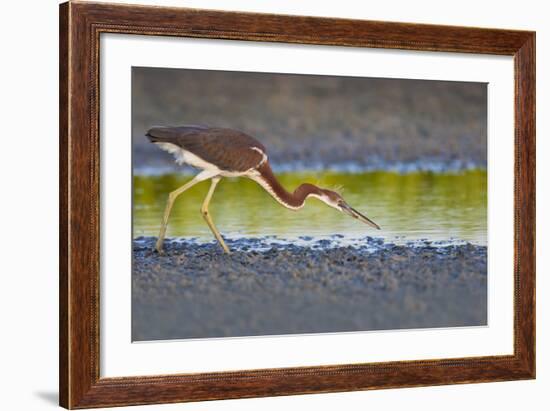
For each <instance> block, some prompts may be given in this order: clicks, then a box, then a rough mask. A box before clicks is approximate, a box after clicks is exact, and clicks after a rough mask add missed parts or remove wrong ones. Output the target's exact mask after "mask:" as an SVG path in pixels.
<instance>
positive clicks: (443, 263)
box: [132, 237, 487, 341]
mask: <svg viewBox="0 0 550 411" xmlns="http://www.w3.org/2000/svg"><path fill="white" fill-rule="evenodd" d="M154 240H155V239H154V238H153V237H140V238H137V239H135V240H134V242H133V274H132V305H133V306H132V313H133V315H132V338H133V340H134V341H145V340H158V339H185V338H214V337H236V336H255V335H283V334H309V333H321V332H346V331H373V330H389V329H391V330H394V329H410V328H431V327H456V326H483V325H486V324H487V247H486V246H481V245H474V244H470V243H461V244H450V245H440V244H436V243H431V242H429V241H422V242H416V243H414V244H413V243H411V244H392V243H384V242H383V241H381V240H379V239H374V238H371V237H366V238H365V239H363V241H362V242H361V243H359V244H354V245H345V244H331V242H330V241H328V240H319V241H315V242H314V243H312V244H310V245H307V246H305V245H303V244H301V243H299V244H293V243H278V242H275V241H273V240H270V239H269V238H260V239H238V240H228V245H229V246H230V248H232V250H234V251H233V253H232V254H231V255H224V254H223V253H222V252H221V249H220V248H219V246H218V245H217V244H215V243H198V242H195V241H185V240H174V239H173V240H167V242H166V245H165V250H166V252H165V254H164V255H158V254H157V253H156V252H155V251H153V247H154ZM323 241H325V242H323ZM327 241H328V242H327Z"/></svg>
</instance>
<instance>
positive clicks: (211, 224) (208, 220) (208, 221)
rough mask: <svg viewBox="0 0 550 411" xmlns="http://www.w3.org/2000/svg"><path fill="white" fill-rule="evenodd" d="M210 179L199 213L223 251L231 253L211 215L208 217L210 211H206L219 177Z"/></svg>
mask: <svg viewBox="0 0 550 411" xmlns="http://www.w3.org/2000/svg"><path fill="white" fill-rule="evenodd" d="M211 181H212V184H211V185H210V190H208V194H206V198H205V199H204V202H203V203H202V207H201V214H202V216H203V217H204V220H205V221H206V224H208V227H210V230H212V233H214V236H215V237H216V240H218V242H219V243H220V245H221V246H222V248H223V251H225V252H226V253H227V254H231V252H230V251H229V247H227V245H226V244H225V241H223V238H222V236H221V235H220V232H219V231H218V229H217V228H216V226H215V225H214V222H213V221H212V217H210V213H209V212H208V204H210V200H211V199H212V194H214V190H215V189H216V186H217V185H218V183H219V182H220V177H214V178H213V179H212V180H211Z"/></svg>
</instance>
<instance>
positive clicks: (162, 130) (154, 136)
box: [145, 127, 174, 143]
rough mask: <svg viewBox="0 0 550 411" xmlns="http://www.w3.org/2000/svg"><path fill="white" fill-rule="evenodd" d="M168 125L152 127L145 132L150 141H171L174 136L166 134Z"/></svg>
mask: <svg viewBox="0 0 550 411" xmlns="http://www.w3.org/2000/svg"><path fill="white" fill-rule="evenodd" d="M167 128H168V127H152V128H150V129H149V131H147V133H145V135H146V136H147V138H148V139H149V141H150V142H151V143H172V142H173V140H174V137H173V136H171V135H168V133H167V132H166V131H167Z"/></svg>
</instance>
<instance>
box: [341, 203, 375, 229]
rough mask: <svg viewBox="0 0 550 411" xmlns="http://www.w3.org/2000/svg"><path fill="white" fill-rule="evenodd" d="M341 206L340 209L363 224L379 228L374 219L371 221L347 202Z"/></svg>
mask: <svg viewBox="0 0 550 411" xmlns="http://www.w3.org/2000/svg"><path fill="white" fill-rule="evenodd" d="M340 207H341V208H342V211H343V212H344V213H346V214H347V215H350V216H352V217H353V218H356V219H358V220H359V221H362V222H363V223H365V224H368V225H370V226H371V227H374V228H376V229H377V230H380V226H379V225H378V224H376V223H375V222H374V221H372V220H371V219H370V218H368V217H366V216H364V215H363V214H361V213H360V212H359V211H357V210H356V209H355V208H352V207H350V206H349V205H347V204H343V205H341V206H340Z"/></svg>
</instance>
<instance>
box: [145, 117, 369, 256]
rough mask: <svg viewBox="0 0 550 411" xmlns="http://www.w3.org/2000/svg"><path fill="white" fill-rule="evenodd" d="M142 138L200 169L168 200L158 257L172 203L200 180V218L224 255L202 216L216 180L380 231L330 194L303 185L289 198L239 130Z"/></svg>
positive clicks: (162, 132) (184, 129) (185, 129)
mask: <svg viewBox="0 0 550 411" xmlns="http://www.w3.org/2000/svg"><path fill="white" fill-rule="evenodd" d="M147 137H148V138H149V140H150V141H151V142H152V143H155V144H156V145H157V146H159V147H160V148H161V149H163V150H165V151H168V152H169V153H171V154H173V155H174V157H175V159H176V163H178V164H180V165H183V164H188V165H190V166H193V167H195V168H197V169H199V170H201V171H200V172H199V173H198V174H197V175H196V176H195V177H194V178H193V179H192V180H191V181H189V182H187V183H186V184H184V185H183V186H181V187H180V188H178V189H177V190H174V191H172V192H171V193H170V194H169V195H168V202H167V203H166V208H165V210H164V217H163V219H162V223H161V227H160V233H159V236H158V240H157V243H156V249H157V251H158V252H159V253H162V244H163V242H164V236H165V235H166V227H167V225H168V218H169V217H170V211H171V210H172V206H173V204H174V201H175V200H176V198H177V197H178V196H179V195H180V194H181V193H183V192H184V191H185V190H187V189H189V188H191V187H193V186H194V185H195V184H197V183H199V182H201V181H205V180H210V181H211V185H210V190H208V194H207V195H206V198H205V199H204V202H203V203H202V207H201V213H202V215H203V217H204V219H205V220H206V223H207V224H208V226H209V227H210V230H212V233H214V236H215V237H216V239H217V240H218V242H219V243H220V245H221V246H222V248H223V249H224V251H225V252H226V253H229V252H230V251H229V248H228V247H227V245H226V244H225V241H224V240H223V238H222V236H221V235H220V233H219V231H218V230H217V229H216V226H215V225H214V222H213V221H212V217H210V214H209V213H208V204H209V203H210V200H211V199H212V194H213V193H214V190H215V189H216V186H217V185H218V183H219V182H220V179H221V178H222V177H248V178H250V179H252V180H254V181H255V182H257V183H258V184H259V185H260V186H262V187H263V188H264V189H265V190H266V191H267V192H268V193H269V194H270V195H271V196H272V197H273V198H274V199H275V200H276V201H277V202H278V203H279V204H281V205H282V206H283V207H286V208H288V209H289V210H299V209H301V208H302V207H303V206H304V204H305V201H306V199H307V198H308V197H313V198H317V199H318V200H321V201H322V202H324V203H325V204H327V205H328V206H330V207H332V208H335V209H336V210H338V211H341V212H342V213H345V214H348V215H350V216H351V217H353V218H356V219H358V220H359V221H362V222H363V223H366V224H368V225H370V226H371V227H374V228H376V229H380V227H379V226H378V225H377V224H376V223H375V222H373V221H372V220H370V219H369V218H367V217H365V216H364V215H363V214H361V213H360V212H359V211H357V210H355V209H354V208H352V207H350V206H349V205H348V204H347V203H346V202H345V201H344V199H343V198H342V196H341V195H340V194H338V193H337V192H335V191H331V190H327V189H323V188H320V187H317V186H315V185H313V184H309V183H304V184H302V185H300V186H299V187H298V188H297V189H296V190H294V192H292V193H290V192H288V191H286V190H285V188H284V187H283V186H282V185H281V184H280V183H279V182H278V181H277V178H276V177H275V175H274V174H273V171H272V170H271V167H270V165H269V160H268V158H267V151H266V149H265V147H264V146H263V145H262V144H261V143H260V142H259V141H258V140H256V139H255V138H253V137H251V136H249V135H248V134H245V133H243V132H241V131H237V130H232V129H228V128H216V127H206V126H196V125H185V126H181V127H153V128H151V129H150V130H149V131H148V132H147Z"/></svg>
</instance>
